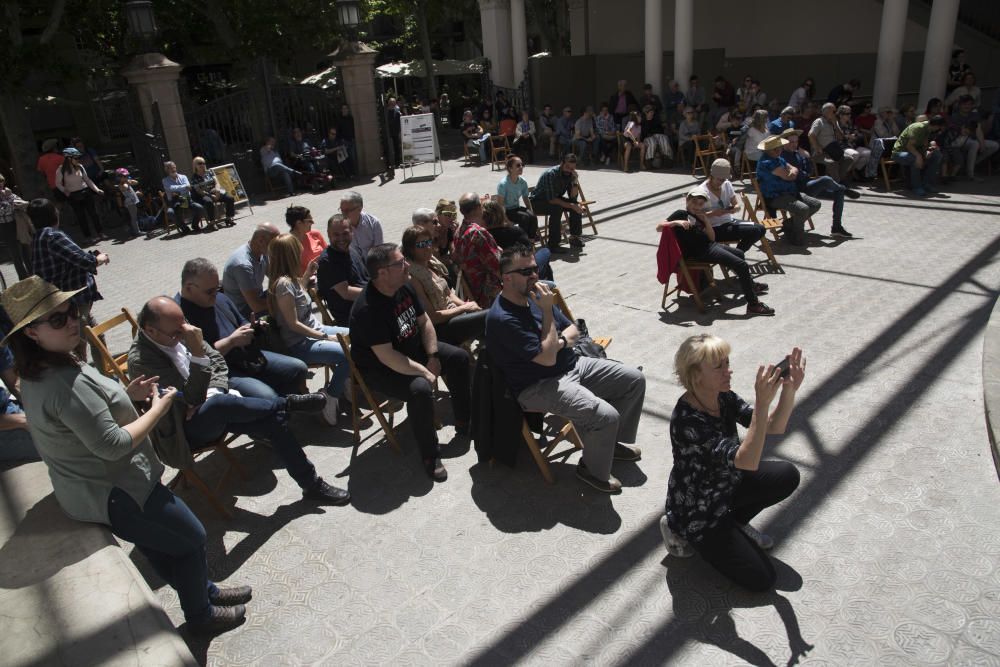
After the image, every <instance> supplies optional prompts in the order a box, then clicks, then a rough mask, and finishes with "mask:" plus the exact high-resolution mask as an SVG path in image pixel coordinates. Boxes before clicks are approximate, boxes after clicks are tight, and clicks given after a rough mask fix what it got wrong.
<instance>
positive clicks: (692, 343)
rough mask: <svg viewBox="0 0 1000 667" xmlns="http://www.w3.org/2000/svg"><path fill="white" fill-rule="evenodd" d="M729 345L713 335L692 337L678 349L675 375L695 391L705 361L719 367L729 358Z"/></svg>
mask: <svg viewBox="0 0 1000 667" xmlns="http://www.w3.org/2000/svg"><path fill="white" fill-rule="evenodd" d="M729 351H730V347H729V343H727V342H726V341H724V340H722V339H721V338H719V337H718V336H713V335H712V334H707V333H706V334H698V335H697V336H691V337H690V338H688V339H687V340H685V341H684V342H683V343H681V346H680V347H679V348H678V349H677V354H675V355H674V375H676V376H677V379H678V380H679V381H680V383H681V384H682V385H683V386H684V388H685V389H687V390H688V391H694V385H695V383H696V382H697V381H698V375H699V374H700V372H701V371H700V370H699V367H700V366H701V363H702V362H703V361H708V362H709V363H710V364H712V365H713V366H714V365H717V364H719V363H721V362H722V360H723V359H725V358H726V357H728V356H729Z"/></svg>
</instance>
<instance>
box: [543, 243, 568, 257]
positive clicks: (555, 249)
mask: <svg viewBox="0 0 1000 667" xmlns="http://www.w3.org/2000/svg"><path fill="white" fill-rule="evenodd" d="M548 249H549V252H551V253H552V254H553V255H567V254H569V248H564V247H562V246H561V245H557V246H551V245H550V246H548Z"/></svg>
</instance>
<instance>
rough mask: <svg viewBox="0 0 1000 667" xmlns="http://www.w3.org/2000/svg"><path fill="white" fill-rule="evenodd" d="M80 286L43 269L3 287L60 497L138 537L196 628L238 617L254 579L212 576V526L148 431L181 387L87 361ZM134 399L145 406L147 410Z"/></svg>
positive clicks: (71, 510)
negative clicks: (181, 492) (173, 485)
mask: <svg viewBox="0 0 1000 667" xmlns="http://www.w3.org/2000/svg"><path fill="white" fill-rule="evenodd" d="M77 291H79V290H77ZM74 294H76V292H62V291H60V290H59V289H58V288H56V287H55V286H54V285H51V284H50V283H47V282H45V281H44V280H42V279H41V278H39V277H38V276H31V277H29V278H27V279H25V280H22V281H21V282H19V283H17V284H15V285H13V286H11V287H10V289H8V290H7V291H6V292H4V294H3V306H4V308H5V309H6V310H7V313H8V314H9V315H10V318H11V321H12V322H13V323H14V326H13V328H12V329H11V333H10V334H9V335H8V336H7V338H6V339H4V341H3V342H4V343H7V344H9V345H10V347H11V348H12V349H13V352H14V365H15V367H16V368H17V371H18V375H20V377H21V396H22V400H23V403H24V411H25V414H26V416H27V421H28V428H29V429H30V431H31V435H32V438H33V439H34V441H35V445H36V446H37V448H38V452H39V454H40V455H41V457H42V460H43V461H44V462H45V464H46V465H47V466H48V469H49V477H50V478H51V480H52V488H53V490H54V491H55V495H56V499H57V500H58V501H59V504H60V505H61V506H62V508H63V511H65V512H66V513H67V514H68V515H69V516H71V517H72V518H74V519H77V520H79V521H90V522H94V523H101V524H104V525H107V526H109V527H110V528H111V532H112V533H114V534H115V535H116V536H117V537H119V538H121V539H123V540H127V541H129V542H132V543H134V544H135V545H136V547H138V549H139V550H140V551H141V552H142V553H143V554H144V555H145V556H146V558H147V559H149V562H150V564H151V565H152V566H153V568H154V569H155V570H156V572H157V574H159V575H160V576H161V577H162V578H163V579H164V580H165V581H166V582H167V583H169V584H170V585H171V586H173V587H174V588H175V589H176V590H177V594H178V597H179V598H180V602H181V608H182V609H183V610H184V617H185V619H186V620H187V622H188V625H189V626H190V627H191V629H192V630H195V631H198V632H208V633H215V632H221V631H223V630H227V629H229V628H232V627H235V626H236V625H239V624H240V623H241V622H242V621H243V617H244V615H245V614H246V608H245V607H244V606H243V603H245V602H247V601H248V600H249V599H250V596H251V591H250V587H249V586H243V587H239V588H230V589H220V588H218V587H216V586H215V584H213V583H212V582H211V581H209V579H208V564H207V562H206V558H205V528H204V526H202V524H201V522H200V521H199V520H198V518H197V517H196V516H195V515H194V514H193V513H192V512H191V510H190V509H188V507H187V505H185V504H184V502H183V501H182V500H181V499H180V498H177V497H176V496H174V494H173V493H171V492H170V491H169V490H168V489H167V488H166V487H165V486H163V485H162V484H161V483H160V475H161V474H162V473H163V464H162V463H161V462H160V461H159V459H158V458H157V457H156V454H155V452H154V451H153V446H152V443H151V442H150V440H149V437H148V436H149V433H150V431H151V430H152V429H153V427H154V426H155V425H156V422H158V421H159V420H160V418H161V417H163V416H164V415H166V414H167V413H168V412H169V410H170V404H171V401H172V400H173V398H174V396H175V395H176V393H177V390H176V389H174V388H173V387H170V388H167V389H165V390H162V391H161V390H159V389H158V387H157V384H156V381H157V380H158V378H155V377H152V378H145V377H139V378H135V379H134V380H133V381H132V382H131V383H130V384H129V385H128V387H125V388H123V387H122V386H121V385H120V384H118V383H117V382H116V381H114V380H111V379H109V378H106V377H104V376H103V375H101V374H100V373H98V372H97V371H96V370H95V369H94V368H92V367H91V366H88V365H87V364H82V363H80V361H79V360H78V358H77V357H76V356H74V350H75V349H76V346H77V345H78V344H79V342H80V321H79V313H78V311H77V308H76V305H75V304H74V303H72V302H71V301H70V297H72V296H73V295H74ZM134 403H135V404H140V405H143V406H145V408H146V410H145V412H144V413H143V414H141V415H140V414H139V413H138V412H137V411H136V408H135V405H134Z"/></svg>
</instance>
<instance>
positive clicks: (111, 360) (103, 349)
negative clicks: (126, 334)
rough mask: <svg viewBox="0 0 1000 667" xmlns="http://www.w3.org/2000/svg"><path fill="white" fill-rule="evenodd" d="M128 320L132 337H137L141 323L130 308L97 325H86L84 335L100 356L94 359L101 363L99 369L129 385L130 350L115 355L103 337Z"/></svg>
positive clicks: (123, 309)
mask: <svg viewBox="0 0 1000 667" xmlns="http://www.w3.org/2000/svg"><path fill="white" fill-rule="evenodd" d="M126 322H128V324H129V325H131V327H132V336H131V337H132V338H135V337H136V334H138V332H139V324H138V323H137V322H136V321H135V318H134V317H133V316H132V313H130V312H129V310H128V308H122V312H121V313H119V314H118V315H115V316H114V317H112V318H111V319H110V320H105V321H104V322H101V323H99V324H97V325H95V326H92V327H91V326H87V325H84V327H83V336H84V338H86V339H87V342H88V343H90V349H91V350H94V351H95V352H97V357H98V358H97V359H94V361H95V362H97V363H98V364H99V366H98V369H97V370H99V371H101V373H103V374H104V375H106V376H108V377H109V378H117V379H118V380H119V381H120V382H121V383H122V384H124V385H126V386H128V383H129V379H128V350H126V351H125V352H122V353H121V354H117V355H113V354H111V352H110V351H109V350H108V348H107V346H106V345H105V344H104V341H103V340H102V339H101V337H102V336H104V334H105V332H107V331H109V330H111V329H114V328H115V327H117V326H120V325H122V324H125V323H126Z"/></svg>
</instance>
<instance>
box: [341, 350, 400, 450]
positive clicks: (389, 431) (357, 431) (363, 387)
mask: <svg viewBox="0 0 1000 667" xmlns="http://www.w3.org/2000/svg"><path fill="white" fill-rule="evenodd" d="M337 340H338V341H340V347H342V348H343V349H344V355H345V356H346V357H347V364H348V367H349V368H350V369H351V375H350V377H349V379H348V384H349V385H350V388H351V406H352V409H351V422H352V425H353V427H354V444H355V445H356V446H360V445H361V422H363V421H365V420H366V419H370V418H371V417H373V416H374V417H375V418H376V419H377V420H378V423H379V430H381V431H382V432H383V433H385V438H386V440H388V441H389V446H390V447H392V449H393V450H394V451H395V452H396V453H397V454H402V453H403V449H402V448H401V447H400V446H399V440H398V439H397V438H396V431H395V430H394V429H393V427H392V419H393V415H394V413H393V412H391V411H389V417H388V419H387V418H386V416H385V412H386V411H387V410H386V408H387V407H388V406H389V403H390V399H388V398H386V399H383V400H381V401H377V400H375V396H374V394H372V392H371V390H370V389H369V388H368V384H367V383H366V382H365V378H364V376H362V375H361V371H359V370H358V368H357V366H355V365H354V357H352V356H351V337H350V336H345V335H344V334H337ZM358 390H360V391H361V394H362V395H363V396H364V399H365V401H366V402H367V404H368V408H369V410H368V411H367V412H365V411H364V410H362V408H361V407H360V406H359V403H358V398H359V397H358ZM377 432H378V431H376V433H377Z"/></svg>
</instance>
